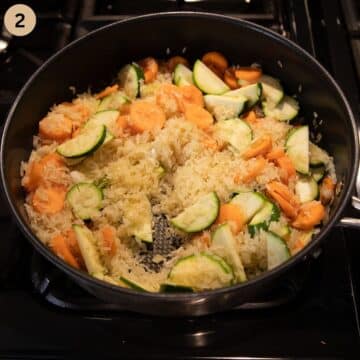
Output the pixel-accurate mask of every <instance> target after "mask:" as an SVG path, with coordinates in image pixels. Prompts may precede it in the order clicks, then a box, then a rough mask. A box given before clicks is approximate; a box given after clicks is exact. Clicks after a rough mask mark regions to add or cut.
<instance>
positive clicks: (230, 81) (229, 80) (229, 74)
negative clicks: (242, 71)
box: [224, 68, 240, 89]
mask: <svg viewBox="0 0 360 360" xmlns="http://www.w3.org/2000/svg"><path fill="white" fill-rule="evenodd" d="M224 81H225V83H226V84H227V85H228V86H229V88H230V89H237V88H239V87H240V85H239V84H238V82H237V79H236V77H235V71H234V68H228V69H226V70H225V72H224Z"/></svg>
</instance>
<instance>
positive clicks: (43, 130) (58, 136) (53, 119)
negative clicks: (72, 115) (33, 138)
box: [39, 114, 72, 142]
mask: <svg viewBox="0 0 360 360" xmlns="http://www.w3.org/2000/svg"><path fill="white" fill-rule="evenodd" d="M39 134H40V136H41V137H42V138H43V139H50V140H55V141H58V142H62V141H65V140H67V139H69V138H71V134H72V121H71V120H70V119H69V118H68V117H66V116H65V115H63V114H50V115H48V116H46V117H44V118H43V119H42V120H41V121H40V122H39Z"/></svg>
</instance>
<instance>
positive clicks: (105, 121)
mask: <svg viewBox="0 0 360 360" xmlns="http://www.w3.org/2000/svg"><path fill="white" fill-rule="evenodd" d="M119 114H120V113H119V111H117V110H103V111H98V112H97V113H95V114H94V115H93V116H92V117H91V118H90V119H89V120H88V121H87V122H86V123H85V125H84V128H83V131H88V130H90V129H91V128H94V127H97V126H101V125H105V126H106V137H105V140H104V144H106V143H107V142H109V141H110V140H112V139H113V138H114V135H113V134H112V132H113V131H114V129H115V128H116V120H117V118H118V117H119Z"/></svg>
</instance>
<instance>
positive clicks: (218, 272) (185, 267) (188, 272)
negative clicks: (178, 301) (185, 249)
mask: <svg viewBox="0 0 360 360" xmlns="http://www.w3.org/2000/svg"><path fill="white" fill-rule="evenodd" d="M168 279H169V281H170V282H171V283H172V284H176V285H180V286H187V287H191V288H193V289H195V290H207V289H216V288H220V287H224V286H228V285H231V284H232V283H233V281H234V274H233V271H232V269H231V267H230V266H229V265H228V264H227V263H226V262H225V260H223V259H222V258H221V257H219V256H217V255H214V254H209V253H200V254H197V255H190V256H186V257H183V258H181V259H179V260H178V261H177V262H176V264H175V265H174V267H173V268H172V269H171V271H170V273H169V275H168Z"/></svg>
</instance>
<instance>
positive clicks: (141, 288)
mask: <svg viewBox="0 0 360 360" xmlns="http://www.w3.org/2000/svg"><path fill="white" fill-rule="evenodd" d="M120 281H122V282H123V283H124V284H125V285H126V286H128V287H129V288H130V289H133V290H137V291H140V292H149V290H146V289H145V287H144V286H143V285H139V284H138V283H136V282H135V281H133V280H129V279H128V278H126V277H124V276H120Z"/></svg>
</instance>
